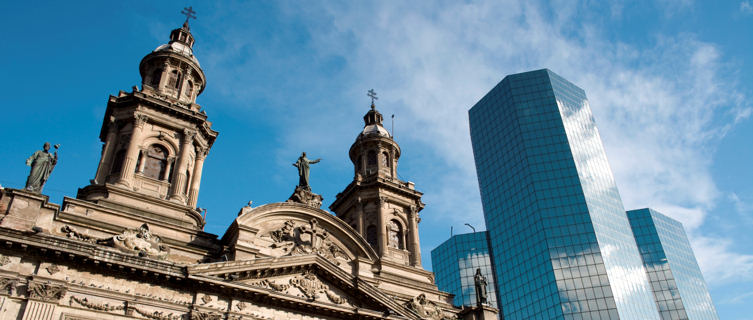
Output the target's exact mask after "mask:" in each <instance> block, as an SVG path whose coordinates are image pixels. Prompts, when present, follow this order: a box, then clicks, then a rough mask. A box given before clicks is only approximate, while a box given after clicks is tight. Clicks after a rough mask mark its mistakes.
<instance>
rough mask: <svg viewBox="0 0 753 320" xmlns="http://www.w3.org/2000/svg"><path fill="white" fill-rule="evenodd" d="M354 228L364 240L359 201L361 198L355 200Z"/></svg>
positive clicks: (360, 203)
mask: <svg viewBox="0 0 753 320" xmlns="http://www.w3.org/2000/svg"><path fill="white" fill-rule="evenodd" d="M356 221H357V222H356V227H357V228H358V233H360V234H361V236H362V237H364V239H365V238H366V235H365V234H364V230H363V201H361V198H360V197H359V198H358V199H356Z"/></svg>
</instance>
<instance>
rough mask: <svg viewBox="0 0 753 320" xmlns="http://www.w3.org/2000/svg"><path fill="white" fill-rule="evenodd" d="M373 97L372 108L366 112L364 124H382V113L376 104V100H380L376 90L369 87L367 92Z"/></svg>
mask: <svg viewBox="0 0 753 320" xmlns="http://www.w3.org/2000/svg"><path fill="white" fill-rule="evenodd" d="M366 95H367V96H369V97H370V98H371V110H369V112H367V113H366V115H365V116H363V122H365V123H366V124H365V125H364V126H370V125H375V124H376V125H379V126H381V125H382V120H383V117H382V114H381V113H379V111H377V110H376V106H375V105H374V100H379V98H377V94H376V92H374V89H369V91H368V93H367V94H366Z"/></svg>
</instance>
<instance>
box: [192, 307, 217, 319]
mask: <svg viewBox="0 0 753 320" xmlns="http://www.w3.org/2000/svg"><path fill="white" fill-rule="evenodd" d="M191 320H222V315H221V314H219V313H214V312H211V311H210V312H205V311H200V310H198V309H196V308H194V309H193V310H191Z"/></svg>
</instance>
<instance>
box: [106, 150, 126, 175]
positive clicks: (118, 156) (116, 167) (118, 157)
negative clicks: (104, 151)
mask: <svg viewBox="0 0 753 320" xmlns="http://www.w3.org/2000/svg"><path fill="white" fill-rule="evenodd" d="M125 154H126V150H125V149H120V150H118V152H116V153H115V160H113V162H112V168H110V173H111V174H117V173H120V170H121V169H123V161H124V160H125Z"/></svg>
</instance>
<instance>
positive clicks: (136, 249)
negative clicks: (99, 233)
mask: <svg viewBox="0 0 753 320" xmlns="http://www.w3.org/2000/svg"><path fill="white" fill-rule="evenodd" d="M97 243H99V244H104V245H108V246H111V247H114V248H116V249H119V250H120V251H123V252H128V253H137V254H138V255H139V256H140V257H149V258H155V259H165V258H167V254H168V253H170V248H169V247H168V246H166V245H164V244H162V239H161V238H160V237H159V236H156V235H153V234H152V232H151V231H149V226H148V225H147V224H146V223H145V224H143V225H141V227H139V228H137V229H127V230H125V231H123V233H121V234H119V235H116V236H113V237H111V238H107V239H102V240H97Z"/></svg>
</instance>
